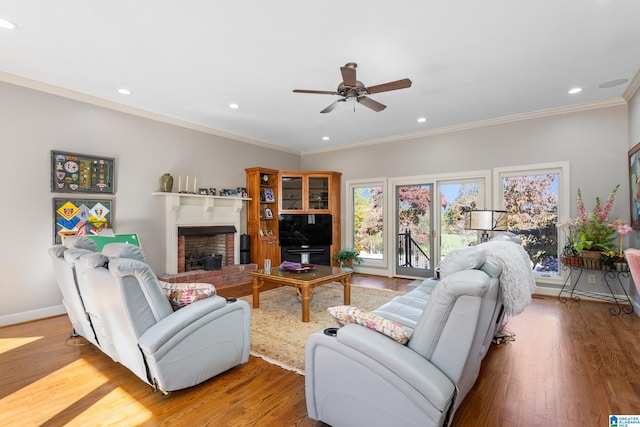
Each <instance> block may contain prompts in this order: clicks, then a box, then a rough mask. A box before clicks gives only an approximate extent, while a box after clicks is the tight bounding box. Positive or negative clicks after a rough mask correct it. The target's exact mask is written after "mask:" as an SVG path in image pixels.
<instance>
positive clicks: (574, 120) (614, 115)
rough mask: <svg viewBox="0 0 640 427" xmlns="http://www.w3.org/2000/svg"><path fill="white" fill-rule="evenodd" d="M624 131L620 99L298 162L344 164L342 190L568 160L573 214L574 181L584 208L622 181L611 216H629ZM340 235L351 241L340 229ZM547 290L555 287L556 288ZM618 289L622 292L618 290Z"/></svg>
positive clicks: (325, 166) (338, 166)
mask: <svg viewBox="0 0 640 427" xmlns="http://www.w3.org/2000/svg"><path fill="white" fill-rule="evenodd" d="M636 98H638V97H636ZM635 104H638V102H637V101H636V103H635ZM636 109H637V108H636ZM636 115H637V113H636ZM635 122H636V128H637V132H636V134H637V135H638V138H636V140H637V141H638V142H640V120H639V119H638V118H637V117H636V118H635ZM628 132H629V114H628V108H627V105H623V104H621V105H617V106H612V107H607V108H598V109H592V110H585V111H580V112H572V113H566V114H561V115H554V116H548V117H540V118H535V119H529V120H521V121H513V122H509V123H502V124H496V125H491V126H484V127H476V128H471V129H465V130H460V131H457V132H450V133H444V134H439V135H431V136H425V137H421V138H414V139H408V140H402V141H395V142H388V143H384V144H374V145H367V146H361V147H358V148H352V149H347V150H343V151H340V152H339V155H336V154H335V153H332V152H326V153H317V154H309V155H304V156H302V168H303V169H310V170H314V169H320V170H327V169H329V170H338V171H341V172H342V173H343V175H342V178H343V193H344V188H345V186H344V183H345V182H346V181H347V180H350V179H360V178H372V177H387V178H389V177H408V176H419V175H432V174H444V173H451V172H456V171H469V170H483V169H492V168H496V167H504V166H517V165H526V164H537V163H549V162H559V161H569V163H570V169H571V176H570V187H571V216H572V217H575V216H576V214H577V212H576V211H577V208H576V203H575V202H576V191H577V189H578V187H580V189H581V190H582V193H583V197H584V200H585V204H586V206H587V208H588V209H591V208H593V204H594V202H595V198H596V196H599V197H600V198H601V199H603V202H604V199H606V198H607V196H608V195H609V193H610V191H611V189H612V188H613V187H614V186H615V185H616V184H620V189H619V190H618V194H617V196H616V200H615V204H614V207H613V210H612V213H611V215H610V217H609V218H610V219H611V220H613V219H615V218H622V219H625V220H626V221H627V222H628V221H629V220H630V211H629V175H628V167H627V151H628V150H629V147H630V142H629V135H628ZM631 145H633V144H631ZM372 171H374V172H372ZM342 201H343V203H342V225H343V230H346V227H345V226H344V225H345V212H346V202H345V195H344V194H343V198H342ZM633 234H634V235H635V234H637V233H636V232H634V233H633ZM342 241H343V242H348V241H349V239H348V238H347V237H346V236H345V235H344V233H343V236H342ZM626 243H627V244H628V243H629V241H628V240H627V242H626ZM636 247H637V244H636ZM585 277H586V275H585ZM598 281H599V282H598V284H597V286H596V287H595V288H594V287H593V286H592V287H591V289H590V290H595V291H601V292H606V291H607V288H606V286H605V284H604V282H603V279H602V278H601V277H599V278H598ZM627 282H628V281H624V283H625V287H626V288H627V289H628V290H629V291H630V292H631V293H632V294H634V295H635V299H636V300H638V301H640V298H638V296H637V293H636V292H635V288H634V287H633V284H632V283H631V284H629V283H627ZM545 286H547V285H545ZM632 288H633V289H632ZM546 292H549V293H556V294H557V291H554V290H547V291H546ZM616 293H621V292H620V290H619V289H616Z"/></svg>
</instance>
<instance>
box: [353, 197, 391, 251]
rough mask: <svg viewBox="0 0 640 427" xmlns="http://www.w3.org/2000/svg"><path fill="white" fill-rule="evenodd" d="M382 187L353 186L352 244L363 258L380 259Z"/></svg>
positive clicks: (381, 244) (382, 245) (381, 247)
mask: <svg viewBox="0 0 640 427" xmlns="http://www.w3.org/2000/svg"><path fill="white" fill-rule="evenodd" d="M383 202H384V198H383V187H382V186H377V185H372V186H362V187H353V246H354V247H355V248H356V249H357V250H358V251H360V257H361V258H365V259H367V258H368V259H382V258H383V255H384V239H383V231H384V229H383V209H382V208H383Z"/></svg>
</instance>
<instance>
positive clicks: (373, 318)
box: [327, 305, 411, 345]
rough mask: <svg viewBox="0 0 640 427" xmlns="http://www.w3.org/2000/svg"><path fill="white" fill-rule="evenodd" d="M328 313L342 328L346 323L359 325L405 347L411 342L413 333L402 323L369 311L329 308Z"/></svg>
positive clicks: (344, 306) (348, 307)
mask: <svg viewBox="0 0 640 427" xmlns="http://www.w3.org/2000/svg"><path fill="white" fill-rule="evenodd" d="M327 311H328V312H329V314H331V315H332V316H333V317H334V318H335V319H336V321H337V322H338V324H339V325H340V326H344V324H345V323H357V324H359V325H362V326H366V327H367V328H369V329H373V330H374V331H377V332H380V333H382V334H384V335H386V336H388V337H389V338H391V339H393V340H395V341H397V342H399V343H400V344H402V345H405V344H406V343H407V342H408V341H409V338H411V333H410V332H408V331H407V330H406V329H405V328H404V326H402V325H401V324H400V323H398V322H394V321H393V320H389V319H385V318H384V317H381V316H378V315H376V314H373V313H371V312H369V311H363V310H360V309H359V308H357V307H353V306H351V305H339V306H336V307H329V308H328V309H327Z"/></svg>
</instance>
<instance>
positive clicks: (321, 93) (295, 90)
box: [293, 89, 337, 95]
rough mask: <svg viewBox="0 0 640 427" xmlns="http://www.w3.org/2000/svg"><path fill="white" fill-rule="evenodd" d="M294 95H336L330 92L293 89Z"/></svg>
mask: <svg viewBox="0 0 640 427" xmlns="http://www.w3.org/2000/svg"><path fill="white" fill-rule="evenodd" d="M293 91H294V92H295V93H315V94H318V95H337V93H336V92H335V91H330V90H306V89H294V90H293Z"/></svg>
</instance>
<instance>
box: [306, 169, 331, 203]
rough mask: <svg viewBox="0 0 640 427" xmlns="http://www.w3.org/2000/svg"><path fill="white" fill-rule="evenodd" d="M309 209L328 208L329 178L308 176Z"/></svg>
mask: <svg viewBox="0 0 640 427" xmlns="http://www.w3.org/2000/svg"><path fill="white" fill-rule="evenodd" d="M307 196H308V200H309V210H314V209H329V178H328V177H314V176H310V177H309V188H308V195H307Z"/></svg>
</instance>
